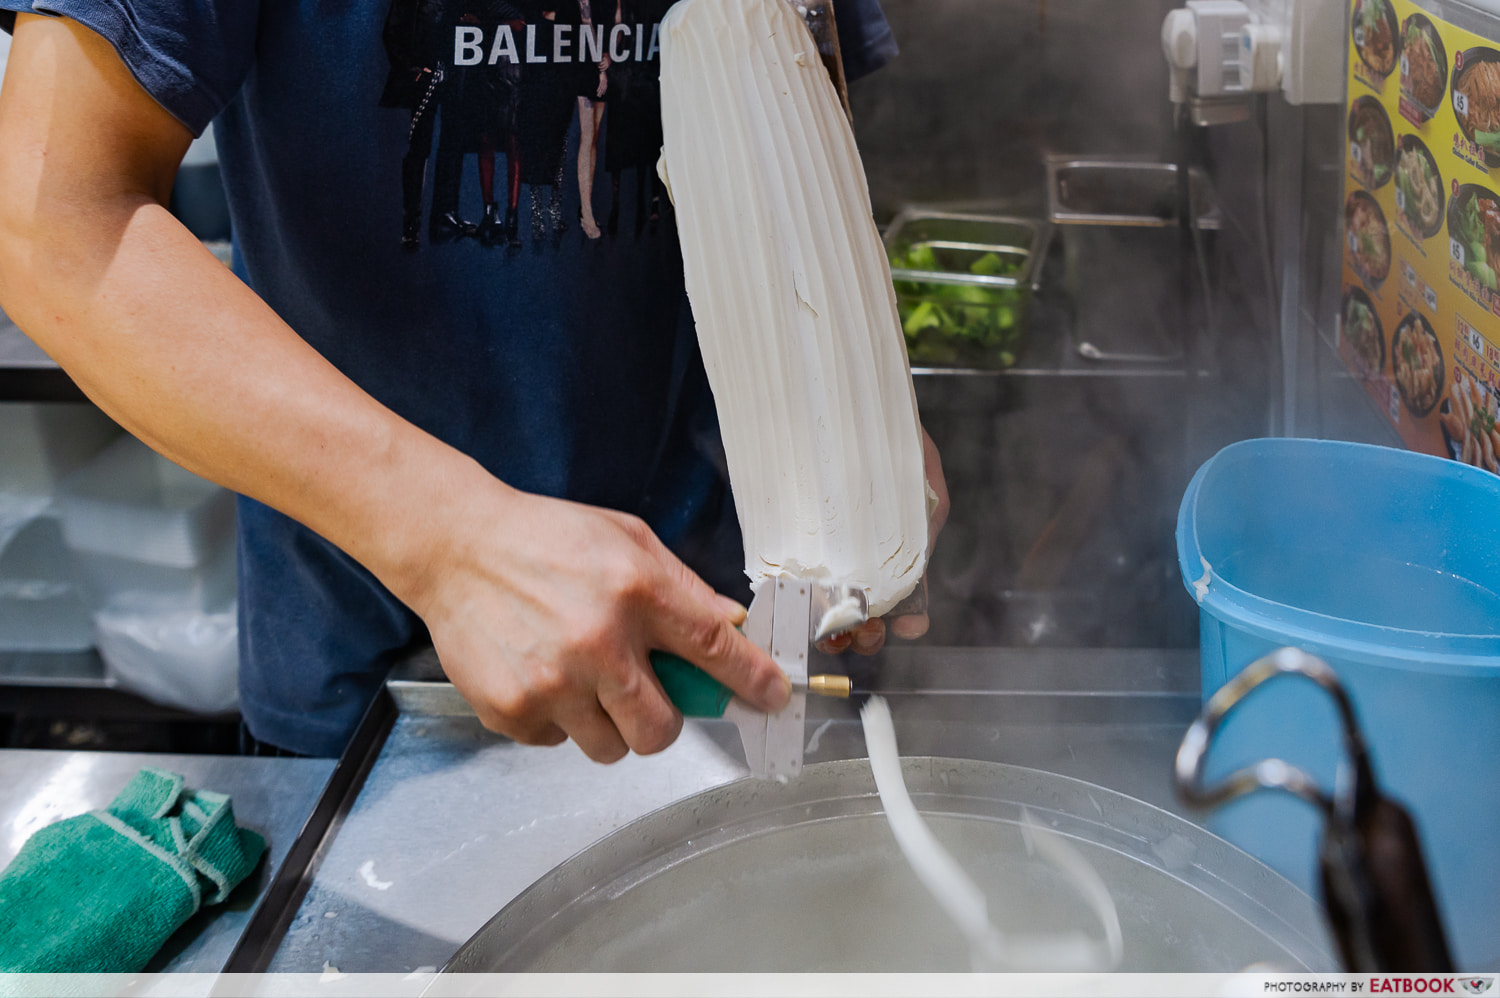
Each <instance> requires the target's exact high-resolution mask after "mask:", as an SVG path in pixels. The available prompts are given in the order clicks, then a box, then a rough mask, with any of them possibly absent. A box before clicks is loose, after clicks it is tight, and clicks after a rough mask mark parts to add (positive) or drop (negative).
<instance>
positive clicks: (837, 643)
mask: <svg viewBox="0 0 1500 998" xmlns="http://www.w3.org/2000/svg"><path fill="white" fill-rule="evenodd" d="M922 464H923V466H924V470H925V471H926V472H927V484H928V485H930V486H931V487H932V491H933V492H935V493H937V497H938V501H937V505H936V506H935V507H933V510H932V515H931V516H929V517H928V518H927V563H928V564H929V565H931V564H932V551H933V548H934V547H936V546H937V538H938V534H940V533H942V530H943V524H945V523H947V522H948V482H947V480H946V479H945V478H944V477H943V459H942V457H941V456H940V455H939V454H938V449H937V445H936V444H934V443H933V442H932V438H931V437H930V436H928V435H927V430H926V428H925V427H924V428H923V430H922ZM919 585H920V586H921V587H922V590H923V592H924V593H925V591H926V589H927V576H926V575H925V574H924V575H923V576H922V581H921V582H920V583H919ZM927 627H928V619H927V613H926V612H925V611H924V612H922V613H914V614H908V615H905V616H901V617H893V618H891V622H890V627H889V628H887V627H886V622H885V620H883V619H882V618H880V617H876V618H874V619H873V620H867V621H865V622H864V623H863V624H861V625H860V626H859V627H856V628H855V629H854V630H852V631H847V632H845V633H844V634H837V635H834V636H833V637H831V638H828V639H827V640H825V641H820V642H818V650H819V651H821V652H823V653H824V654H828V655H836V654H838V653H839V652H842V651H845V650H846V649H849V648H853V649H854V650H855V651H856V652H858V653H859V654H861V655H873V654H875V653H876V652H878V651H879V650H880V649H881V648H884V647H885V638H886V633H887V630H889V631H891V632H894V633H895V635H896V637H898V638H903V639H905V640H908V641H910V640H912V639H913V638H920V637H921V636H922V635H924V634H926V633H927Z"/></svg>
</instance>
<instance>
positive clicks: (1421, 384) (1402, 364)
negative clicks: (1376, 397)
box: [1391, 312, 1444, 419]
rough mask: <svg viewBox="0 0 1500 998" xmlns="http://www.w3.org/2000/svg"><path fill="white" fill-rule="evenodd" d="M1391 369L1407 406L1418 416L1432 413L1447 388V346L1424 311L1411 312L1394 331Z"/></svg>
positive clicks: (1397, 387)
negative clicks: (1443, 344)
mask: <svg viewBox="0 0 1500 998" xmlns="http://www.w3.org/2000/svg"><path fill="white" fill-rule="evenodd" d="M1391 371H1392V373H1393V374H1394V375H1395V377H1396V391H1397V392H1399V393H1400V395H1401V401H1402V403H1403V404H1404V405H1405V406H1406V410H1407V411H1408V412H1410V413H1411V414H1412V415H1413V416H1416V417H1417V418H1418V419H1420V418H1422V417H1423V416H1426V415H1427V414H1428V413H1430V412H1431V411H1432V409H1433V406H1435V405H1437V401H1438V398H1439V397H1440V396H1441V394H1442V391H1443V378H1444V364H1443V349H1442V347H1441V346H1439V344H1438V338H1437V333H1435V332H1434V331H1433V329H1432V323H1430V322H1428V321H1427V317H1426V316H1425V315H1423V314H1422V313H1420V312H1408V313H1407V315H1406V318H1404V319H1402V320H1401V324H1400V325H1399V326H1397V327H1396V332H1395V333H1393V334H1392V335H1391Z"/></svg>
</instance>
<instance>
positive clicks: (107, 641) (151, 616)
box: [94, 603, 239, 714]
mask: <svg viewBox="0 0 1500 998" xmlns="http://www.w3.org/2000/svg"><path fill="white" fill-rule="evenodd" d="M235 609H236V604H234V603H230V604H229V606H228V608H227V609H224V610H218V611H213V612H207V613H205V612H202V611H197V610H175V611H166V612H162V611H157V612H151V611H140V610H130V609H123V608H111V609H106V610H102V611H100V612H99V613H96V614H95V615H94V636H95V640H96V641H97V643H98V647H99V655H100V657H101V658H103V659H104V665H105V669H106V672H107V674H108V675H109V676H110V677H112V678H113V679H114V680H115V682H116V684H117V685H118V686H119V687H120V688H121V689H124V690H128V691H130V692H132V693H136V694H138V695H140V696H142V697H145V698H146V699H147V700H150V701H152V702H153V703H159V704H163V705H165V706H168V707H180V708H182V709H183V710H190V711H195V712H197V713H201V714H224V713H228V712H230V711H233V710H235V709H237V708H238V706H239V686H238V682H239V646H238V645H239V626H238V624H237V622H236V616H235Z"/></svg>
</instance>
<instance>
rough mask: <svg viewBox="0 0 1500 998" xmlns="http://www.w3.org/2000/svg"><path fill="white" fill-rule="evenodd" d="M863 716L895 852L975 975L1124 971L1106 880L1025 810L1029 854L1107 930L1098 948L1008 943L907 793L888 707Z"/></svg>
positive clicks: (1079, 942)
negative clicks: (964, 950) (947, 922)
mask: <svg viewBox="0 0 1500 998" xmlns="http://www.w3.org/2000/svg"><path fill="white" fill-rule="evenodd" d="M859 716H860V721H861V722H862V723H863V724H864V731H865V746H866V750H867V751H868V752H869V755H870V770H871V772H873V773H874V775H875V788H876V790H877V791H879V793H880V803H881V805H882V806H883V807H884V808H885V816H886V820H887V821H889V822H890V825H891V831H892V832H893V833H895V836H896V844H897V845H898V846H900V848H901V853H902V855H904V856H905V857H906V861H907V862H908V863H910V864H911V868H912V871H913V872H914V873H915V874H916V875H917V879H918V880H920V881H921V882H922V886H923V887H925V888H927V890H928V891H929V892H930V893H931V894H932V896H933V898H934V899H935V900H936V901H937V903H938V905H939V906H940V907H941V908H942V909H943V911H944V912H945V913H947V915H948V917H949V918H951V919H952V920H953V923H954V925H955V926H957V928H958V930H959V932H961V933H962V934H963V936H964V938H965V939H966V940H968V943H969V953H970V957H971V960H972V962H973V966H974V969H975V970H1054V971H1055V970H1071V971H1104V970H1113V969H1115V968H1116V967H1118V966H1119V964H1120V960H1121V958H1122V956H1123V955H1124V936H1123V933H1122V932H1121V930H1120V918H1119V914H1118V912H1117V911H1116V910H1115V903H1114V899H1113V898H1112V897H1110V894H1109V888H1108V887H1107V886H1106V885H1105V883H1104V880H1103V878H1102V877H1100V876H1099V873H1098V871H1096V870H1095V869H1094V868H1093V867H1092V866H1090V865H1089V862H1088V860H1086V859H1084V858H1083V856H1082V855H1080V854H1079V853H1078V852H1077V850H1075V849H1073V848H1072V847H1071V846H1069V845H1068V844H1067V843H1066V842H1064V841H1063V840H1062V837H1061V836H1059V835H1057V834H1056V833H1054V832H1051V831H1048V830H1047V829H1045V828H1043V827H1041V825H1039V824H1038V823H1037V822H1036V820H1035V819H1034V818H1033V817H1032V816H1031V814H1030V812H1027V811H1025V810H1024V809H1023V810H1022V834H1023V835H1024V836H1025V839H1026V848H1027V851H1028V852H1034V853H1035V854H1037V855H1039V856H1040V857H1041V858H1042V859H1043V860H1045V861H1046V862H1047V863H1048V864H1049V865H1051V866H1052V867H1054V868H1055V869H1056V870H1057V871H1058V872H1059V873H1061V874H1062V875H1063V878H1064V879H1065V880H1067V882H1068V884H1069V886H1071V887H1072V888H1073V889H1074V890H1075V891H1077V892H1078V894H1080V895H1081V896H1082V897H1083V899H1084V900H1085V901H1086V902H1087V903H1088V905H1089V907H1090V908H1091V909H1092V910H1093V912H1094V914H1095V916H1096V917H1097V918H1098V919H1099V921H1100V922H1101V923H1102V924H1103V925H1104V934H1105V938H1104V940H1103V941H1102V942H1101V941H1098V940H1095V939H1092V938H1090V937H1088V936H1087V935H1085V934H1084V933H1082V932H1076V931H1075V932H1060V933H1045V934H1035V935H1029V934H1028V935H1014V936H1011V937H1009V938H1007V937H1006V936H1005V935H1004V934H1003V933H1001V932H1000V931H999V930H997V929H996V928H995V927H994V925H993V924H992V923H991V922H990V917H989V902H988V901H986V899H985V896H984V892H983V891H981V890H980V889H979V886H978V885H977V884H975V883H974V881H973V879H972V878H970V877H969V875H968V873H966V872H965V871H964V869H963V867H962V866H960V865H959V864H958V861H957V860H955V859H954V858H953V856H952V855H951V854H950V853H949V852H948V851H947V850H946V849H944V848H943V846H942V844H941V843H940V842H938V840H937V837H936V836H934V835H933V834H932V829H931V828H929V827H928V826H927V823H926V822H925V821H923V820H922V816H921V815H920V814H919V813H918V812H917V807H916V805H915V804H913V803H912V799H911V796H910V794H908V793H907V791H906V782H905V780H904V779H903V778H902V776H901V756H900V753H899V752H898V751H897V748H896V727H895V724H894V723H893V722H892V720H891V711H890V707H889V706H887V705H886V702H885V701H884V700H883V699H881V698H880V697H873V696H872V697H871V698H870V699H869V701H868V702H867V703H866V704H865V706H864V709H862V710H861V711H860V715H859Z"/></svg>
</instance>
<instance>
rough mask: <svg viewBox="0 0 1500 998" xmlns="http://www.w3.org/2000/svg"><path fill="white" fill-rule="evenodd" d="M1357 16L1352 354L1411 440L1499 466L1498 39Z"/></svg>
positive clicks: (1348, 197)
mask: <svg viewBox="0 0 1500 998" xmlns="http://www.w3.org/2000/svg"><path fill="white" fill-rule="evenodd" d="M1351 22H1352V26H1351V32H1350V33H1351V36H1352V37H1351V45H1352V48H1351V50H1350V55H1349V90H1348V94H1349V96H1348V101H1347V104H1346V109H1345V110H1346V115H1345V128H1346V134H1347V139H1348V146H1347V152H1346V155H1345V160H1344V165H1345V173H1344V266H1343V298H1342V300H1341V303H1340V313H1339V323H1338V330H1339V333H1338V348H1339V354H1340V356H1341V357H1342V358H1343V360H1344V362H1345V363H1346V364H1348V366H1349V369H1350V370H1351V371H1352V372H1353V373H1354V374H1355V375H1356V376H1358V377H1359V378H1360V379H1362V380H1363V381H1364V384H1365V387H1366V389H1367V390H1368V391H1369V392H1370V394H1371V396H1372V397H1373V398H1374V399H1375V401H1376V403H1377V404H1378V405H1379V406H1380V408H1381V409H1382V410H1383V411H1384V412H1385V413H1386V415H1387V416H1388V417H1389V418H1390V420H1391V422H1392V423H1393V424H1394V425H1395V427H1396V429H1397V431H1398V432H1399V433H1400V434H1401V439H1402V440H1404V441H1405V442H1406V445H1407V446H1408V447H1410V448H1412V449H1413V450H1420V451H1425V452H1427V453H1431V454H1440V455H1443V456H1445V457H1451V458H1454V459H1455V460H1460V461H1464V462H1466V463H1468V464H1472V465H1476V466H1478V467H1482V468H1487V469H1488V470H1490V471H1492V472H1497V473H1500V428H1497V424H1496V416H1497V409H1496V400H1497V398H1500V41H1490V40H1486V39H1484V38H1481V37H1479V36H1477V35H1474V34H1472V33H1471V32H1468V31H1465V30H1462V29H1460V28H1456V27H1454V26H1453V25H1450V24H1447V23H1445V22H1444V21H1441V20H1439V19H1437V18H1436V17H1434V16H1432V15H1431V14H1429V13H1427V12H1426V11H1424V10H1422V9H1421V8H1419V7H1417V6H1416V5H1415V4H1413V3H1411V2H1410V0H1353V16H1352V18H1351Z"/></svg>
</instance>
